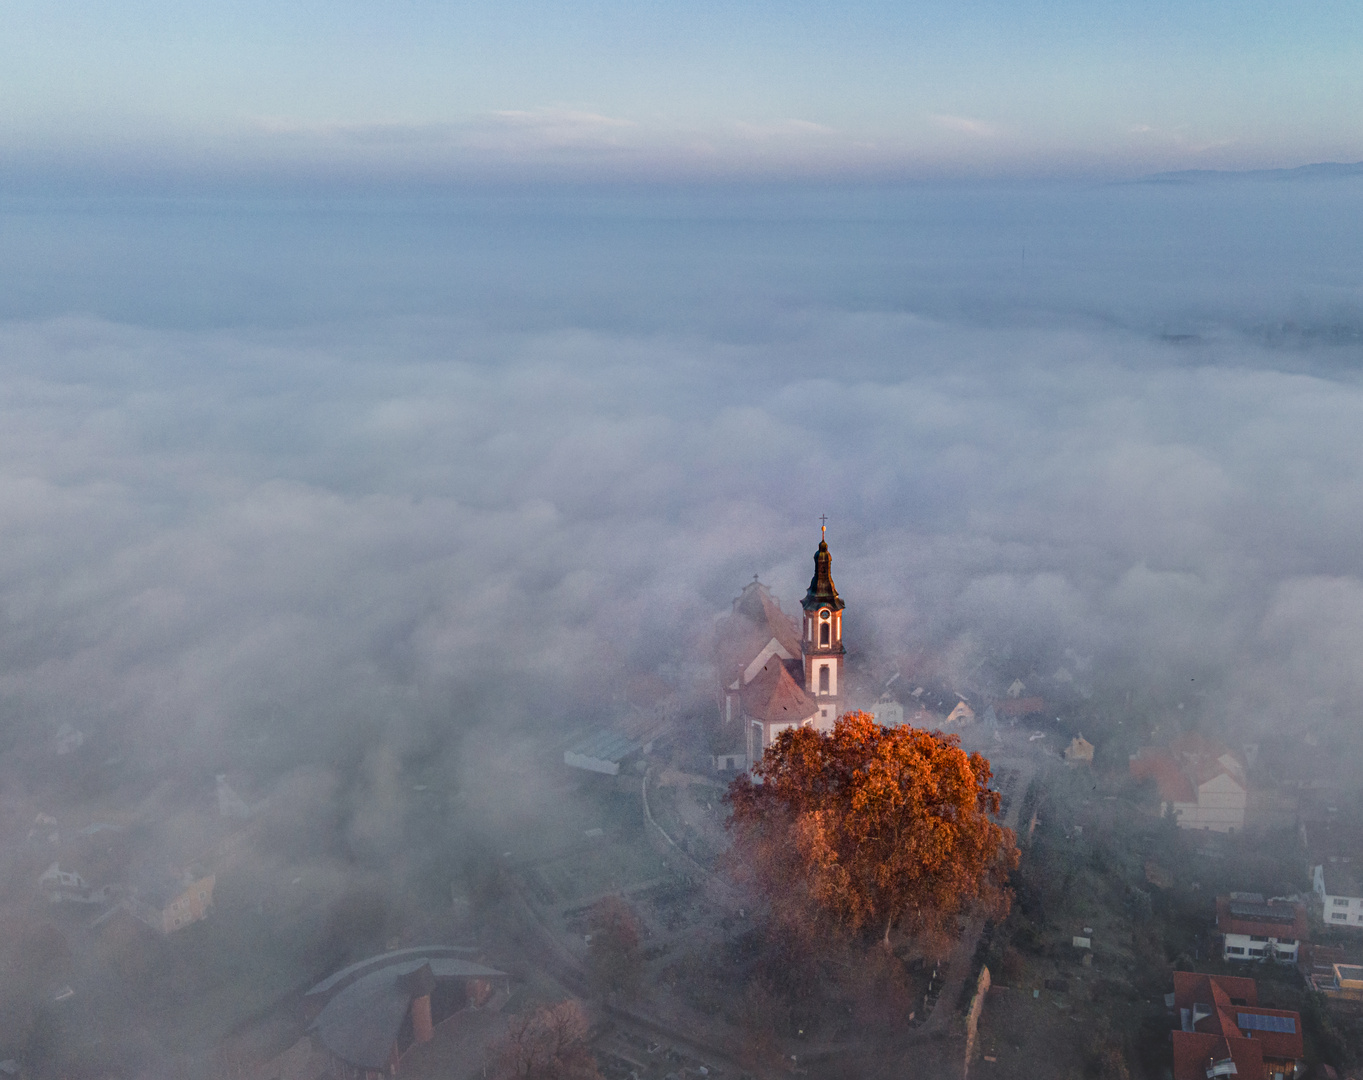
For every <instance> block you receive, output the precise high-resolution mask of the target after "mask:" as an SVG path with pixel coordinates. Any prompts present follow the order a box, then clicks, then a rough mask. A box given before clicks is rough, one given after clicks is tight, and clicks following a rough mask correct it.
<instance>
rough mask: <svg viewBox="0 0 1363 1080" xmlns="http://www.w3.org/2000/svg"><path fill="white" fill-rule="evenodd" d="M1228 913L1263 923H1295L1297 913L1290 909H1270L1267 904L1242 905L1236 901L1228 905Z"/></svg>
mask: <svg viewBox="0 0 1363 1080" xmlns="http://www.w3.org/2000/svg"><path fill="white" fill-rule="evenodd" d="M1230 913H1231V914H1232V915H1235V916H1237V917H1238V918H1241V919H1260V920H1262V921H1264V922H1280V923H1291V922H1296V919H1297V913H1296V912H1295V911H1294V910H1292V909H1291V908H1282V907H1272V906H1270V905H1268V904H1242V903H1239V902H1238V901H1237V902H1235V903H1232V904H1231V905H1230Z"/></svg>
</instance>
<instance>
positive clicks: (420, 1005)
mask: <svg viewBox="0 0 1363 1080" xmlns="http://www.w3.org/2000/svg"><path fill="white" fill-rule="evenodd" d="M434 1034H435V1030H434V1028H432V1026H431V995H430V994H422V995H421V996H420V997H417V998H412V1036H413V1038H414V1039H415V1040H416V1041H417V1042H419V1043H424V1042H430V1041H431V1037H432V1036H433V1035H434Z"/></svg>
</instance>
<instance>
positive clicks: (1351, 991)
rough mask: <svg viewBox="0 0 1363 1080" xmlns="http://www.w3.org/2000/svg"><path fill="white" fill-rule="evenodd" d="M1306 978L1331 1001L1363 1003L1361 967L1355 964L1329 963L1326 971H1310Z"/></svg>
mask: <svg viewBox="0 0 1363 1080" xmlns="http://www.w3.org/2000/svg"><path fill="white" fill-rule="evenodd" d="M1307 979H1308V981H1309V982H1310V983H1311V988H1312V989H1313V990H1317V991H1319V992H1320V993H1322V994H1324V995H1325V996H1326V997H1327V998H1330V999H1331V1000H1332V1001H1348V1002H1352V1003H1354V1004H1355V1005H1358V1004H1363V967H1360V966H1359V965H1357V964H1331V965H1330V967H1329V970H1328V973H1320V972H1312V973H1311V974H1310V975H1308V976H1307Z"/></svg>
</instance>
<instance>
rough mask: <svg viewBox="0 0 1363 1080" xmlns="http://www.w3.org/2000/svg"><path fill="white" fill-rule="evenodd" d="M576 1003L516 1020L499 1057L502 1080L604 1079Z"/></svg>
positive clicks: (507, 1033) (503, 1043) (570, 1002)
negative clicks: (598, 1069) (521, 1078)
mask: <svg viewBox="0 0 1363 1080" xmlns="http://www.w3.org/2000/svg"><path fill="white" fill-rule="evenodd" d="M587 1027H588V1024H587V1016H586V1014H585V1013H584V1012H583V1011H582V1006H580V1005H579V1004H578V1003H577V1002H576V1001H563V1002H560V1003H559V1004H557V1005H547V1006H544V1007H542V1008H540V1009H537V1010H536V1011H535V1012H534V1013H531V1014H527V1015H522V1016H517V1017H513V1018H512V1020H511V1024H510V1026H509V1027H508V1028H507V1032H506V1035H505V1036H503V1038H502V1041H501V1045H500V1046H499V1047H498V1054H497V1077H498V1080H512V1078H518V1077H524V1078H525V1080H601V1074H600V1072H598V1071H597V1068H596V1057H595V1056H594V1055H593V1054H592V1051H591V1048H590V1047H589V1046H588V1045H587Z"/></svg>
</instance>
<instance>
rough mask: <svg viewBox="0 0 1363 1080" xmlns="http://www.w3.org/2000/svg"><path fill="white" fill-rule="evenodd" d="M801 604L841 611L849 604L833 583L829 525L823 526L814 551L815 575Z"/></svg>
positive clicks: (808, 608)
mask: <svg viewBox="0 0 1363 1080" xmlns="http://www.w3.org/2000/svg"><path fill="white" fill-rule="evenodd" d="M800 606H801V607H803V608H804V609H805V610H806V611H813V610H815V609H816V608H821V607H824V608H828V609H829V610H830V611H841V610H842V609H843V608H844V607H846V606H847V605H845V604H844V603H843V602H842V597H840V596H839V595H838V589H837V586H836V585H834V584H833V556H832V555H831V554H829V551H828V526H827V525H825V526H824V527H823V535H822V537H821V538H820V540H819V549H818V550H817V551H816V552H815V553H814V576H813V577H812V578H811V579H810V582H809V592H807V593H805V598H804V600H803V601H802V602H801V604H800Z"/></svg>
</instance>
